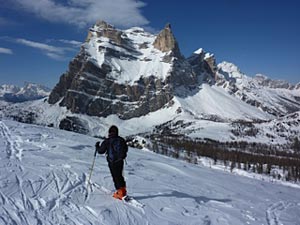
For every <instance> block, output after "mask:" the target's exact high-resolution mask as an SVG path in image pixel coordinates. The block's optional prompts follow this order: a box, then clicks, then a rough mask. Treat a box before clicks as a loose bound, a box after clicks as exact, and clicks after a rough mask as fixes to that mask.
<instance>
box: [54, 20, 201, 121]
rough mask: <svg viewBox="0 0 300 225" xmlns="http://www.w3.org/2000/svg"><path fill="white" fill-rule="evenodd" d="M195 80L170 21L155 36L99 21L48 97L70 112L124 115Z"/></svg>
mask: <svg viewBox="0 0 300 225" xmlns="http://www.w3.org/2000/svg"><path fill="white" fill-rule="evenodd" d="M196 86H197V76H196V74H195V73H194V71H193V69H192V67H191V65H190V64H189V62H188V61H187V60H185V59H184V58H183V57H182V56H181V53H180V50H179V47H178V44H177V42H176V40H175V38H174V36H173V34H172V31H171V27H170V26H169V25H167V26H166V27H165V28H164V29H163V30H162V31H161V32H160V33H159V35H158V36H155V35H152V34H150V33H147V32H145V31H144V30H143V29H142V28H131V29H128V30H118V29H116V28H114V27H113V26H112V25H109V24H107V23H105V22H103V21H101V22H98V23H96V24H95V25H94V26H93V27H92V28H91V29H90V30H89V33H88V36H87V39H86V42H85V43H84V44H83V45H82V47H81V50H80V52H79V54H78V55H77V56H76V57H75V58H74V59H73V60H72V61H71V62H70V64H69V70H68V71H67V72H66V73H64V74H63V75H62V76H61V78H60V81H59V83H58V84H57V85H56V86H55V88H54V89H53V91H52V93H51V94H50V96H49V103H50V104H54V103H57V102H58V101H60V105H61V106H66V107H67V108H68V109H70V110H71V111H72V112H74V113H83V114H88V115H91V116H100V117H106V116H108V115H111V114H116V115H118V116H119V117H120V118H122V119H129V118H132V117H139V116H142V115H146V114H147V113H149V112H153V111H156V110H158V109H160V108H162V107H164V106H165V105H166V104H167V103H171V100H172V98H173V96H174V95H175V94H176V93H177V92H176V89H177V88H179V87H180V88H186V89H193V88H196Z"/></svg>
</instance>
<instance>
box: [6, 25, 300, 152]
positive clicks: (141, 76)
mask: <svg viewBox="0 0 300 225" xmlns="http://www.w3.org/2000/svg"><path fill="white" fill-rule="evenodd" d="M299 111H300V88H299V84H298V85H291V84H288V83H287V82H283V81H274V80H271V79H269V78H267V77H266V76H263V75H257V76H256V77H254V78H252V77H250V76H247V75H245V74H244V73H242V72H241V71H240V70H239V68H238V67H237V66H235V65H234V64H232V63H228V62H223V63H220V64H219V65H217V64H216V59H215V56H214V55H213V54H211V53H207V52H205V51H204V50H203V49H202V48H200V49H198V50H197V51H195V52H194V53H193V54H192V55H191V56H190V57H188V58H187V59H185V58H184V57H183V56H182V55H181V53H180V49H179V45H178V43H177V41H176V39H175V37H174V35H173V33H172V30H171V26H170V25H167V26H166V27H165V28H164V29H163V30H162V31H161V32H160V33H159V34H158V35H154V34H151V33H149V32H146V31H145V30H144V29H142V28H138V27H134V28H131V29H127V30H120V29H117V28H115V27H113V26H112V25H109V24H107V23H106V22H103V21H100V22H98V23H96V24H95V25H94V26H93V27H92V28H91V29H90V30H89V33H88V36H87V39H86V41H85V42H84V43H83V44H82V47H81V50H80V52H79V53H78V54H77V55H76V57H75V58H74V59H73V60H72V61H71V62H70V64H69V69H68V71H66V72H65V73H64V74H63V75H62V76H61V78H60V80H59V82H58V83H57V85H56V86H55V87H54V89H53V90H52V91H51V94H50V95H49V98H48V102H46V100H45V99H44V100H37V101H33V102H28V103H20V104H13V105H9V106H6V105H5V107H2V108H1V111H0V116H2V117H6V116H8V117H11V118H14V119H16V120H18V121H22V122H30V123H37V124H42V125H46V126H54V127H57V128H61V129H65V130H72V131H75V132H80V133H84V134H90V135H93V136H104V135H105V133H106V130H107V128H108V127H109V126H110V125H111V124H117V125H118V126H120V128H121V129H122V130H124V131H125V134H126V136H131V135H137V134H140V135H143V136H147V135H150V134H153V133H156V134H158V135H159V134H160V133H161V132H162V130H163V131H164V134H163V135H164V136H165V135H171V136H172V135H180V136H183V137H187V138H192V139H197V140H199V139H200V140H206V139H211V140H216V141H221V142H239V141H249V142H256V143H265V144H271V145H282V146H284V147H282V149H285V150H287V149H290V147H289V146H292V144H293V141H294V140H296V138H298V139H300V130H299V129H298V127H297V126H294V125H293V124H297V123H298V120H299V117H298V116H297V115H299ZM294 115H296V116H294ZM249 123H250V124H251V126H250V125H249ZM281 123H282V124H285V125H284V127H285V129H275V128H274V126H275V125H274V124H277V125H278V124H281ZM245 124H248V125H247V126H245ZM158 128H161V130H160V129H158ZM282 130H285V132H282Z"/></svg>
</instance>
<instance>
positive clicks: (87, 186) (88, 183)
mask: <svg viewBox="0 0 300 225" xmlns="http://www.w3.org/2000/svg"><path fill="white" fill-rule="evenodd" d="M96 156H97V149H96V150H95V153H94V159H93V163H92V166H91V168H90V175H89V179H88V182H87V184H86V194H85V198H87V197H88V193H89V186H90V181H91V177H92V172H93V169H94V165H95V160H96Z"/></svg>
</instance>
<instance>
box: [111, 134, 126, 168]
mask: <svg viewBox="0 0 300 225" xmlns="http://www.w3.org/2000/svg"><path fill="white" fill-rule="evenodd" d="M126 156H127V148H126V144H125V141H124V140H123V139H122V138H120V137H115V138H110V140H109V142H108V151H107V160H108V161H109V162H117V161H120V160H123V159H125V158H126Z"/></svg>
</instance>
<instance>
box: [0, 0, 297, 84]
mask: <svg viewBox="0 0 300 225" xmlns="http://www.w3.org/2000/svg"><path fill="white" fill-rule="evenodd" d="M299 9H300V1H297V0H272V1H267V0H265V1H263V0H251V1H250V0H249V1H246V0H210V1H200V0H198V1H196V0H185V1H174V0H164V1H158V0H152V1H150V0H145V1H139V0H138V1H137V0H113V1H112V0H39V1H37V0H10V1H6V0H0V84H4V83H5V84H17V85H23V83H24V81H30V82H35V83H40V84H44V85H47V86H49V87H53V86H54V85H55V84H56V83H57V82H58V80H59V77H60V75H61V74H62V73H64V72H65V71H66V70H67V68H68V63H69V61H70V60H71V59H72V58H73V57H74V56H75V55H76V54H77V52H78V51H79V46H80V43H81V42H83V41H84V40H85V38H86V35H87V30H88V28H89V27H90V26H92V25H93V24H94V23H95V22H96V21H97V20H99V19H103V20H106V21H108V22H109V23H111V24H113V25H115V26H116V27H118V28H122V29H123V28H128V27H131V26H142V27H145V28H146V29H148V30H150V31H153V32H157V31H159V30H160V29H162V28H163V27H164V26H165V24H166V23H168V22H169V23H171V25H172V29H173V33H174V34H175V36H176V39H177V40H178V42H179V47H180V49H181V52H182V53H183V54H184V55H185V56H189V55H191V54H192V52H193V51H195V50H197V49H198V48H200V47H201V48H204V49H205V50H206V51H208V52H211V53H213V54H214V55H215V57H216V59H217V62H218V63H219V62H221V61H229V62H233V63H234V64H236V65H237V66H238V67H239V68H240V69H241V71H242V72H244V73H246V74H247V75H249V76H254V75H255V74H257V73H262V74H265V75H267V76H269V77H270V78H273V79H282V80H287V81H289V82H291V83H297V82H299V81H300V60H299V59H300V57H299V55H300V13H299Z"/></svg>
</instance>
